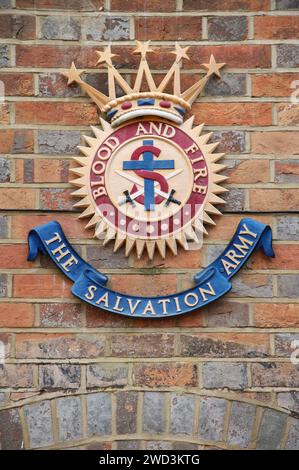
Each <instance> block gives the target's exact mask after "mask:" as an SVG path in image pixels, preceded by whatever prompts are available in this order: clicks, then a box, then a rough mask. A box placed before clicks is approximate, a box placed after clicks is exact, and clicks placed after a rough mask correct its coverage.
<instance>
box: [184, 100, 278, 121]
mask: <svg viewBox="0 0 299 470" xmlns="http://www.w3.org/2000/svg"><path fill="white" fill-rule="evenodd" d="M192 113H194V114H195V120H196V123H202V122H204V123H205V124H206V125H215V126H230V125H237V126H246V125H248V126H269V125H271V124H272V105H271V103H195V104H194V105H193V107H192Z"/></svg>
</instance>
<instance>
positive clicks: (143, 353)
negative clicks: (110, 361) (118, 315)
mask: <svg viewBox="0 0 299 470" xmlns="http://www.w3.org/2000/svg"><path fill="white" fill-rule="evenodd" d="M111 355H112V356H116V357H169V356H170V357H172V356H173V355H174V335H170V334H156V333H148V334H125V335H121V334H120V335H113V336H112V337H111Z"/></svg>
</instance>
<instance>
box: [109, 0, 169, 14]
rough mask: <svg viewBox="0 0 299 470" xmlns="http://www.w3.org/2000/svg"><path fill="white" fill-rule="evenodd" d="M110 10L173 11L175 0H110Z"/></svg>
mask: <svg viewBox="0 0 299 470" xmlns="http://www.w3.org/2000/svg"><path fill="white" fill-rule="evenodd" d="M110 8H111V10H112V11H134V12H137V11H175V10H176V1H175V0H163V2H161V0H111V7H110Z"/></svg>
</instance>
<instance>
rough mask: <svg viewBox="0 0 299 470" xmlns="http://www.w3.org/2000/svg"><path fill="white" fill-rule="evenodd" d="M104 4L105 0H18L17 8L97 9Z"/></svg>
mask: <svg viewBox="0 0 299 470" xmlns="http://www.w3.org/2000/svg"><path fill="white" fill-rule="evenodd" d="M103 5H104V0H92V2H91V1H90V0H64V2H61V0H16V7H17V8H29V9H32V10H66V9H70V10H73V11H75V10H88V11H97V10H99V9H100V8H101V7H103Z"/></svg>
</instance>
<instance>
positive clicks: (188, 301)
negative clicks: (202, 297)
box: [184, 292, 198, 307]
mask: <svg viewBox="0 0 299 470" xmlns="http://www.w3.org/2000/svg"><path fill="white" fill-rule="evenodd" d="M189 298H192V299H193V302H192V301H191V300H189ZM184 302H185V304H186V305H188V307H195V305H197V304H198V295H197V294H195V292H189V294H186V295H185V298H184Z"/></svg>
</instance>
